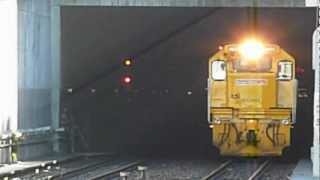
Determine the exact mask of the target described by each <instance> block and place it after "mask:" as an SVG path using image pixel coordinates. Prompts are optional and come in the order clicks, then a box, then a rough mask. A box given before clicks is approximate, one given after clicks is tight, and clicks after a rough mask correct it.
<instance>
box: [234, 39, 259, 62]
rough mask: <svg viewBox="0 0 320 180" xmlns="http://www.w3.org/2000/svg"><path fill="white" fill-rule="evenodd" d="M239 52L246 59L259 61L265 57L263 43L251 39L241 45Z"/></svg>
mask: <svg viewBox="0 0 320 180" xmlns="http://www.w3.org/2000/svg"><path fill="white" fill-rule="evenodd" d="M239 52H240V54H241V55H242V56H243V57H244V58H245V59H248V60H257V59H259V58H261V57H262V56H263V54H264V52H265V48H264V46H263V44H262V43H261V42H259V41H257V40H254V39H251V40H247V41H245V42H244V43H243V44H241V45H240V47H239Z"/></svg>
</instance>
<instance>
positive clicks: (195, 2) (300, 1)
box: [55, 0, 310, 7]
mask: <svg viewBox="0 0 320 180" xmlns="http://www.w3.org/2000/svg"><path fill="white" fill-rule="evenodd" d="M306 1H310V0H281V1H279V0H249V1H248V0H72V1H71V0H56V1H55V3H57V4H59V5H61V6H151V7H161V6H162V7H252V6H254V5H257V6H258V7H305V6H306ZM253 2H256V3H253Z"/></svg>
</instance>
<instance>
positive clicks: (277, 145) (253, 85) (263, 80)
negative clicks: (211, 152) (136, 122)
mask: <svg viewBox="0 0 320 180" xmlns="http://www.w3.org/2000/svg"><path fill="white" fill-rule="evenodd" d="M294 72H295V60H294V58H293V57H292V56H290V55H289V54H288V53H287V52H285V51H284V50H283V49H281V48H280V47H279V46H277V45H271V44H262V43H260V42H257V41H254V40H250V41H247V42H245V43H243V44H231V45H226V46H224V47H220V49H219V51H218V52H217V53H216V54H215V55H213V56H212V57H211V58H210V60H209V78H208V123H209V125H210V127H211V128H212V141H213V144H214V145H215V146H216V147H218V148H219V150H220V153H221V154H222V155H232V156H280V155H281V154H282V150H283V149H284V148H285V147H287V146H289V145H290V132H291V131H290V129H291V128H292V127H293V124H294V122H295V109H296V91H297V80H296V79H295V73H294Z"/></svg>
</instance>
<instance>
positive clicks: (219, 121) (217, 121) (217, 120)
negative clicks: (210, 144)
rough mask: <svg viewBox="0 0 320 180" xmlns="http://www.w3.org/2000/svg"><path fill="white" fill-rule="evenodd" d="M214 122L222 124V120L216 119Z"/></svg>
mask: <svg viewBox="0 0 320 180" xmlns="http://www.w3.org/2000/svg"><path fill="white" fill-rule="evenodd" d="M213 123H214V124H221V120H219V119H215V120H214V121H213Z"/></svg>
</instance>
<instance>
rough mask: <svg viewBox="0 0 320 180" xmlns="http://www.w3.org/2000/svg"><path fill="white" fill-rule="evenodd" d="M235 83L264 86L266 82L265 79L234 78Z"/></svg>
mask: <svg viewBox="0 0 320 180" xmlns="http://www.w3.org/2000/svg"><path fill="white" fill-rule="evenodd" d="M235 83H236V85H239V86H252V85H254V86H266V85H267V84H268V80H267V79H236V81H235Z"/></svg>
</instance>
